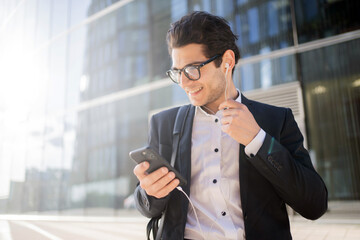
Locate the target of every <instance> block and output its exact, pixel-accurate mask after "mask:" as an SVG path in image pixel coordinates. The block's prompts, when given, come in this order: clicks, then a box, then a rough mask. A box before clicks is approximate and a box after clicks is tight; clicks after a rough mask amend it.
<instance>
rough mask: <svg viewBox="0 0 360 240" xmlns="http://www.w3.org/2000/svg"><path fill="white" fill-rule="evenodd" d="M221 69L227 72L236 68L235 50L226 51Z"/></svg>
mask: <svg viewBox="0 0 360 240" xmlns="http://www.w3.org/2000/svg"><path fill="white" fill-rule="evenodd" d="M221 65H222V66H221V67H222V68H223V69H224V70H225V71H226V70H227V69H228V70H229V71H230V70H232V69H233V68H234V67H235V53H234V51H233V50H230V49H228V50H226V51H225V52H224V54H223V56H222V63H221Z"/></svg>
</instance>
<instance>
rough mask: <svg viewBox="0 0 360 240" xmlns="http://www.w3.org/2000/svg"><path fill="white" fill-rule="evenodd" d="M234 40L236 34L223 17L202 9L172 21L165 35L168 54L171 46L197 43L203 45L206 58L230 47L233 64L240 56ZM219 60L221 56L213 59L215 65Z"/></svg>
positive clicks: (218, 64)
mask: <svg viewBox="0 0 360 240" xmlns="http://www.w3.org/2000/svg"><path fill="white" fill-rule="evenodd" d="M236 40H237V36H236V35H234V33H233V32H232V31H231V28H230V26H229V23H228V22H227V21H226V20H225V19H224V18H222V17H218V16H215V15H212V14H210V13H207V12H202V11H195V12H192V13H189V14H188V15H185V16H183V17H182V18H181V19H180V20H178V21H176V22H174V23H172V24H171V26H170V29H169V30H168V32H167V36H166V41H167V44H168V50H169V54H170V55H171V51H172V49H173V48H179V47H183V46H186V45H188V44H190V43H197V44H202V45H204V49H203V52H204V55H205V56H206V57H208V58H211V57H213V56H215V55H217V54H221V55H222V54H223V53H224V52H225V51H226V50H228V49H231V50H232V51H233V52H234V53H235V64H236V63H237V62H238V60H239V58H240V51H239V48H238V47H237V45H236ZM221 61H222V59H221V58H217V59H216V60H215V65H216V67H219V66H220V64H221ZM234 69H235V68H234ZM234 69H233V70H234Z"/></svg>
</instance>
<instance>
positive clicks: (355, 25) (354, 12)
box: [294, 0, 360, 43]
mask: <svg viewBox="0 0 360 240" xmlns="http://www.w3.org/2000/svg"><path fill="white" fill-rule="evenodd" d="M294 3H295V15H296V25H297V31H298V39H299V43H304V42H308V41H312V40H316V39H319V38H325V37H329V36H334V35H336V34H339V33H345V32H349V31H353V30H356V29H359V27H360V15H359V9H360V1H358V0H324V1H294Z"/></svg>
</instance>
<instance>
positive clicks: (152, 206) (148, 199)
mask: <svg viewBox="0 0 360 240" xmlns="http://www.w3.org/2000/svg"><path fill="white" fill-rule="evenodd" d="M157 126H159V124H157V120H156V115H155V116H153V117H152V118H151V120H150V131H149V146H151V147H152V148H153V149H154V150H156V151H158V152H159V131H158V128H157ZM134 198H135V206H136V208H137V209H138V210H139V212H140V213H141V214H142V215H144V216H145V217H148V218H151V217H157V216H159V215H161V213H162V212H163V211H164V210H165V207H166V203H167V202H168V199H169V197H165V198H161V199H159V198H156V197H153V196H149V195H148V194H147V193H146V192H145V190H144V189H142V188H141V187H140V185H139V184H138V186H137V187H136V189H135V191H134Z"/></svg>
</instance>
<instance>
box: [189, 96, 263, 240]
mask: <svg viewBox="0 0 360 240" xmlns="http://www.w3.org/2000/svg"><path fill="white" fill-rule="evenodd" d="M238 92H239V97H238V98H237V99H236V101H238V102H241V94H240V91H239V90H238ZM221 118H222V111H218V112H217V113H216V114H215V115H210V114H208V113H206V112H205V111H204V110H203V109H202V108H201V107H196V110H195V116H194V122H193V130H192V140H191V141H192V142H191V143H192V147H191V188H190V199H191V201H192V203H193V205H194V206H195V210H196V213H197V215H198V218H199V222H200V224H201V230H202V231H203V233H204V235H205V236H202V233H201V230H200V227H199V226H198V223H197V220H196V217H195V214H194V212H193V209H192V207H191V205H190V204H189V208H188V213H187V222H186V227H185V236H184V237H185V238H187V239H203V238H204V237H205V238H206V239H207V240H208V239H209V240H210V239H216V240H220V239H245V231H244V219H243V213H242V208H241V200H240V183H239V147H240V145H239V143H238V142H236V141H235V140H234V139H232V138H231V137H230V136H229V135H228V134H226V133H224V132H222V131H221V122H220V119H221ZM264 139H265V132H264V131H263V130H262V129H261V130H260V131H259V133H258V134H257V136H256V137H255V138H254V139H253V141H252V142H251V143H250V144H248V145H247V146H246V148H245V153H246V154H247V155H248V156H250V155H251V154H254V155H256V153H257V152H258V150H259V149H260V147H261V146H262V143H263V141H264Z"/></svg>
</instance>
